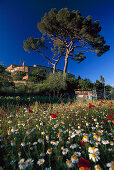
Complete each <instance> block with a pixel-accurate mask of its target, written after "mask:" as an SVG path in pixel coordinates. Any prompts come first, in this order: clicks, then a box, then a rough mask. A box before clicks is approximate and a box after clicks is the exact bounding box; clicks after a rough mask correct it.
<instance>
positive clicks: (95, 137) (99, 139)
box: [93, 134, 101, 142]
mask: <svg viewBox="0 0 114 170" xmlns="http://www.w3.org/2000/svg"><path fill="white" fill-rule="evenodd" d="M93 138H94V139H95V140H97V141H99V142H100V141H101V137H100V136H98V135H96V134H95V135H94V136H93Z"/></svg>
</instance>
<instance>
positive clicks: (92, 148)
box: [88, 147, 98, 153]
mask: <svg viewBox="0 0 114 170" xmlns="http://www.w3.org/2000/svg"><path fill="white" fill-rule="evenodd" d="M88 152H89V153H95V152H98V148H95V147H89V149H88Z"/></svg>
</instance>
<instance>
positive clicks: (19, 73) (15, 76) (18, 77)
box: [12, 71, 26, 81]
mask: <svg viewBox="0 0 114 170" xmlns="http://www.w3.org/2000/svg"><path fill="white" fill-rule="evenodd" d="M25 75H26V73H25V72H24V71H15V72H13V74H12V77H13V80H15V81H20V80H22V79H23V77H24V76H25Z"/></svg>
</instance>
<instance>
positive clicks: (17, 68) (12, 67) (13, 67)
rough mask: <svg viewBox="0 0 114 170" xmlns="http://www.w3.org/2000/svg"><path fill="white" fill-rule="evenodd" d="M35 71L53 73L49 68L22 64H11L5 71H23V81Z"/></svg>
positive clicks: (71, 75) (70, 75)
mask: <svg viewBox="0 0 114 170" xmlns="http://www.w3.org/2000/svg"><path fill="white" fill-rule="evenodd" d="M36 69H42V70H43V71H44V72H45V73H49V72H53V69H52V68H51V67H45V66H40V65H33V66H25V63H24V62H23V64H22V66H19V65H15V64H11V65H10V66H9V67H7V68H6V71H9V72H11V73H13V72H15V71H24V72H25V73H26V76H24V77H23V80H28V78H29V75H30V73H31V72H32V71H34V70H36ZM56 71H57V72H58V71H60V72H63V71H62V70H59V69H56ZM67 74H68V76H69V77H75V76H74V75H73V74H70V73H67Z"/></svg>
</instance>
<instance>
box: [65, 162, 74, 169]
mask: <svg viewBox="0 0 114 170" xmlns="http://www.w3.org/2000/svg"><path fill="white" fill-rule="evenodd" d="M66 164H67V166H68V168H72V167H73V163H72V161H71V160H67V161H66Z"/></svg>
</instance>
